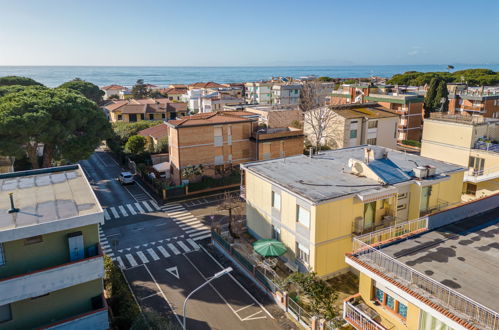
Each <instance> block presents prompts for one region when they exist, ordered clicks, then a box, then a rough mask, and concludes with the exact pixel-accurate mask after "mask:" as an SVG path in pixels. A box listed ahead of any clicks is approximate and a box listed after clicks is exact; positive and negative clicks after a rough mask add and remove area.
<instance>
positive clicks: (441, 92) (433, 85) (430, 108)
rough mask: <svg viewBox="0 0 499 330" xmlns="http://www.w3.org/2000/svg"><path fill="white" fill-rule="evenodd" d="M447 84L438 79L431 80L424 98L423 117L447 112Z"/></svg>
mask: <svg viewBox="0 0 499 330" xmlns="http://www.w3.org/2000/svg"><path fill="white" fill-rule="evenodd" d="M448 95H449V93H448V91H447V83H446V82H445V80H442V79H440V78H433V79H432V80H431V81H430V85H429V86H428V90H427V91H426V95H425V98H424V110H425V113H424V116H425V117H426V118H427V117H429V116H430V113H432V112H437V111H441V110H442V111H443V112H447V111H448V107H449V99H448ZM442 101H443V106H442Z"/></svg>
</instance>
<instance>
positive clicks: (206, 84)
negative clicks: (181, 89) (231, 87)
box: [189, 81, 226, 88]
mask: <svg viewBox="0 0 499 330" xmlns="http://www.w3.org/2000/svg"><path fill="white" fill-rule="evenodd" d="M189 87H190V88H224V87H226V86H224V85H221V84H219V83H216V82H213V81H209V82H197V83H194V84H191V85H189Z"/></svg>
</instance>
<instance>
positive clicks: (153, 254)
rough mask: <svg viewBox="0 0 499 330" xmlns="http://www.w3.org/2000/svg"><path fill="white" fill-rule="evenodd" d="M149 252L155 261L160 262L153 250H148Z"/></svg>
mask: <svg viewBox="0 0 499 330" xmlns="http://www.w3.org/2000/svg"><path fill="white" fill-rule="evenodd" d="M147 252H149V254H150V255H151V257H152V258H153V259H154V260H159V256H158V255H157V254H156V252H154V250H153V249H147Z"/></svg>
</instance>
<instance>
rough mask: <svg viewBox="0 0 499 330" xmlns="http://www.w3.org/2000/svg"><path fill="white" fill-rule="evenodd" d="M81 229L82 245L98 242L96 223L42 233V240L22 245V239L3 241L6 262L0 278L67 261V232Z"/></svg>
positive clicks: (86, 245)
mask: <svg viewBox="0 0 499 330" xmlns="http://www.w3.org/2000/svg"><path fill="white" fill-rule="evenodd" d="M76 231H81V232H82V234H83V240H84V246H85V247H88V246H91V245H95V244H97V243H99V235H98V229H97V225H96V224H95V225H88V226H85V227H80V228H74V229H70V230H65V231H60V232H55V233H51V234H46V235H42V237H43V242H40V243H35V244H30V245H24V239H22V240H17V241H10V242H5V243H3V247H4V255H5V260H6V263H5V265H3V266H1V267H0V279H1V278H6V277H10V276H13V275H19V274H24V273H27V272H31V271H35V270H38V269H42V268H46V267H52V266H57V265H60V264H63V263H66V262H69V261H70V260H69V248H68V238H67V234H69V233H73V232H76Z"/></svg>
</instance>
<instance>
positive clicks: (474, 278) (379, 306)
mask: <svg viewBox="0 0 499 330" xmlns="http://www.w3.org/2000/svg"><path fill="white" fill-rule="evenodd" d="M496 206H497V204H496ZM476 207H478V206H476ZM455 211H456V210H453V211H452V213H453V214H449V215H448V217H449V218H452V217H453V216H455V213H456V212H455ZM458 212H459V211H458ZM443 213H450V212H443ZM442 215H443V216H444V214H442ZM498 216H499V208H496V209H494V210H492V211H489V212H487V213H482V214H479V215H476V216H473V217H466V218H464V219H462V220H460V221H458V222H452V223H450V224H448V225H445V226H442V227H439V228H436V229H433V230H428V229H427V228H424V227H423V229H422V230H421V229H419V230H414V228H416V227H415V226H414V225H416V224H417V223H412V224H407V225H405V226H399V227H397V228H395V227H394V228H392V231H391V233H390V232H389V231H388V230H386V231H383V232H379V233H378V234H379V235H377V236H373V235H371V236H370V237H368V236H367V235H366V236H360V237H356V238H355V239H354V248H353V251H352V252H350V253H348V254H347V256H346V258H345V260H346V263H347V264H348V265H350V266H351V267H352V268H354V269H355V270H356V271H358V272H359V274H360V275H359V293H358V294H356V295H354V296H352V297H349V298H347V299H345V302H344V306H343V318H344V319H345V320H346V321H347V322H348V323H349V324H350V325H352V326H353V327H354V328H355V329H379V330H382V329H411V330H412V329H425V330H426V329H498V328H499V299H497V295H498V294H499V291H498V289H497V276H496V274H497V273H498V272H499V254H497V253H495V252H492V250H491V249H490V248H489V247H491V246H494V245H496V244H497V241H498V240H499V236H498V230H497V229H498V226H497V219H498ZM422 220H424V219H422ZM410 227H412V228H413V229H412V230H410V229H409V228H410ZM406 229H409V233H405V230H406ZM397 233H398V234H397ZM402 234H403V235H402Z"/></svg>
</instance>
